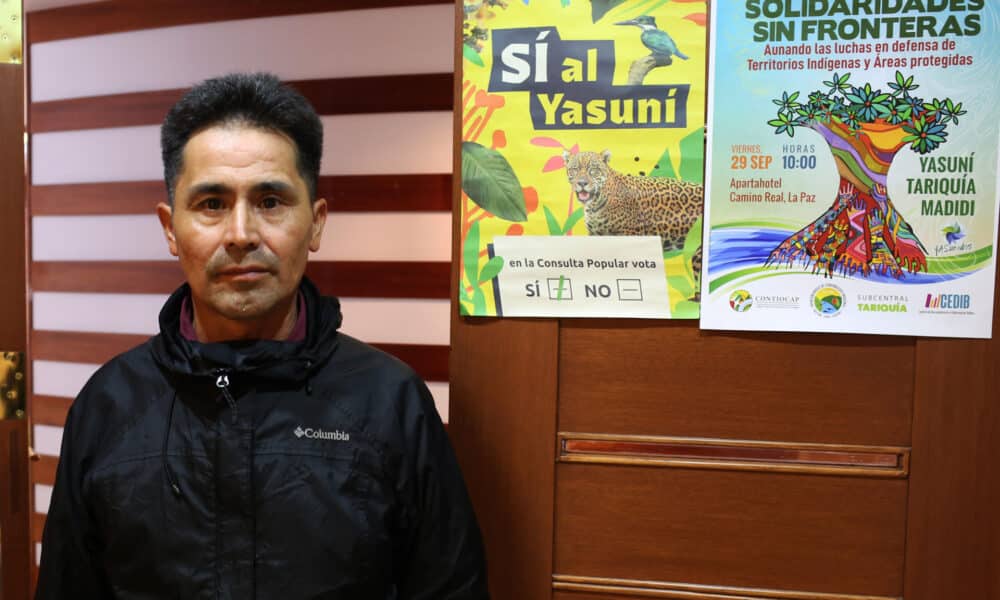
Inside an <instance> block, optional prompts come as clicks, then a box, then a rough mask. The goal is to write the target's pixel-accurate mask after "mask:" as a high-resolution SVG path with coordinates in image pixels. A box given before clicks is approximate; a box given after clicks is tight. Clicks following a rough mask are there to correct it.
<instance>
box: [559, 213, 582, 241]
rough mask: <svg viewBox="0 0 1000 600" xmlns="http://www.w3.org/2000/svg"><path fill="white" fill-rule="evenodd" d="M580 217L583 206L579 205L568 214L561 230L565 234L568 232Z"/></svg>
mask: <svg viewBox="0 0 1000 600" xmlns="http://www.w3.org/2000/svg"><path fill="white" fill-rule="evenodd" d="M582 218H583V207H582V206H581V207H579V208H577V209H576V210H574V211H573V214H571V215H570V216H569V218H568V219H566V224H565V225H563V230H562V232H563V234H564V235H565V234H567V233H569V232H570V230H572V229H573V227H575V226H576V224H577V223H578V222H579V221H580V219H582Z"/></svg>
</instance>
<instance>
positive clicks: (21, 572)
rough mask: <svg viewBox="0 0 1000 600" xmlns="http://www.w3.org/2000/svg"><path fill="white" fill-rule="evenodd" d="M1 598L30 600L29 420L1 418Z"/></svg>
mask: <svg viewBox="0 0 1000 600" xmlns="http://www.w3.org/2000/svg"><path fill="white" fill-rule="evenodd" d="M0 482H2V483H0V568H2V570H0V598H3V600H27V598H28V577H27V576H26V574H27V573H29V572H30V570H31V562H32V561H31V552H30V548H31V544H30V543H29V539H30V534H31V530H30V520H29V517H30V514H31V512H30V511H31V509H30V506H31V505H30V500H29V497H28V490H29V489H30V488H29V485H28V423H27V422H26V421H24V420H14V419H7V420H0Z"/></svg>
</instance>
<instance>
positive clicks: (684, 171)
mask: <svg viewBox="0 0 1000 600" xmlns="http://www.w3.org/2000/svg"><path fill="white" fill-rule="evenodd" d="M680 168H681V179H682V180H684V181H690V182H693V183H703V182H704V179H705V173H704V171H705V128H704V127H699V128H697V129H695V130H694V131H692V132H691V133H689V134H687V136H685V137H684V139H682V140H681V167H680Z"/></svg>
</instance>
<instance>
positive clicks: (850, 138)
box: [767, 118, 927, 278]
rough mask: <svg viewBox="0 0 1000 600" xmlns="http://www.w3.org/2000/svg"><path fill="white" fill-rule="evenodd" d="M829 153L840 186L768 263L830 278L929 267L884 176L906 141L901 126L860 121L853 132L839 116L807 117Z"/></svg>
mask: <svg viewBox="0 0 1000 600" xmlns="http://www.w3.org/2000/svg"><path fill="white" fill-rule="evenodd" d="M806 126H807V127H809V128H810V129H813V130H814V131H816V132H818V133H819V134H820V135H821V136H822V137H823V139H824V141H826V143H827V145H828V146H829V148H830V151H831V152H832V153H833V158H834V161H835V163H836V165H837V172H838V173H839V175H840V184H839V187H838V189H837V192H836V195H835V197H834V200H833V203H832V204H831V206H830V208H829V209H827V211H826V212H824V213H823V214H822V215H820V217H819V218H818V219H816V220H815V221H813V222H812V223H810V224H809V225H807V226H806V227H804V228H802V229H800V230H799V231H798V232H796V233H795V234H794V235H792V236H790V237H788V238H787V239H785V241H783V242H782V243H781V244H779V245H778V246H777V247H776V248H775V249H774V250H772V251H771V253H770V256H769V257H768V260H767V264H769V265H770V264H776V265H781V264H786V265H789V266H791V265H792V264H801V263H805V264H806V265H807V266H811V267H812V270H813V272H814V273H822V274H823V275H825V276H828V277H830V276H833V275H834V273H840V274H843V275H858V274H860V275H863V276H865V277H868V276H870V275H871V274H872V273H878V274H882V275H885V274H890V275H892V276H893V277H896V278H900V277H903V276H904V275H905V272H907V271H909V272H911V273H912V272H919V271H926V270H927V257H926V249H925V248H924V246H923V244H922V243H921V242H920V240H919V239H918V238H917V236H916V234H914V233H913V229H912V228H911V227H910V225H909V224H908V223H907V222H906V220H905V219H904V218H903V215H901V214H900V213H899V211H898V210H896V208H895V207H894V206H893V203H892V200H891V199H890V198H889V195H888V192H887V187H886V178H887V175H888V173H889V168H890V167H891V165H892V161H893V158H894V157H895V156H896V154H897V153H898V152H899V151H900V150H901V149H902V148H903V147H904V146H905V145H906V142H905V141H904V140H903V138H904V137H905V136H906V135H907V132H905V131H904V130H903V126H902V124H898V125H889V124H886V123H885V122H874V123H861V124H859V126H858V128H857V129H854V130H851V129H850V128H849V127H848V126H847V125H845V124H844V123H843V122H842V121H841V120H840V119H837V118H833V119H831V120H829V121H828V122H822V121H811V122H810V123H809V124H808V125H806Z"/></svg>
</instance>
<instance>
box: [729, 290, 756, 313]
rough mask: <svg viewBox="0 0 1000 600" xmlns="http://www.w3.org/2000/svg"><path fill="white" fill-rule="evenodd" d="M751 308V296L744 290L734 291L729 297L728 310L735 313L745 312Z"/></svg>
mask: <svg viewBox="0 0 1000 600" xmlns="http://www.w3.org/2000/svg"><path fill="white" fill-rule="evenodd" d="M751 306H753V296H752V295H751V294H750V292H748V291H746V290H736V291H735V292H733V293H732V294H730V295H729V308H731V309H733V310H735V311H736V312H740V313H741V312H746V311H748V310H750V307H751Z"/></svg>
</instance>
